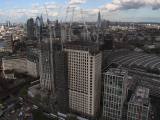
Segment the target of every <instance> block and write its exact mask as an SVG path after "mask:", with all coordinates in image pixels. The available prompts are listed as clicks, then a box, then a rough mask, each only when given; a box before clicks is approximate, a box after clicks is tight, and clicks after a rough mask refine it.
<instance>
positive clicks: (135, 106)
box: [127, 86, 151, 120]
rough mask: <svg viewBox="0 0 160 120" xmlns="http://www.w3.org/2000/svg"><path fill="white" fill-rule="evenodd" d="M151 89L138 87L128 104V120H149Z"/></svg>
mask: <svg viewBox="0 0 160 120" xmlns="http://www.w3.org/2000/svg"><path fill="white" fill-rule="evenodd" d="M150 108H151V105H150V100H149V89H148V88H145V87H142V86H138V87H137V89H136V91H135V93H134V95H133V96H132V97H131V99H130V101H129V103H128V113H127V120H149V111H150Z"/></svg>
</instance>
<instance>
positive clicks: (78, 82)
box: [65, 42, 102, 117]
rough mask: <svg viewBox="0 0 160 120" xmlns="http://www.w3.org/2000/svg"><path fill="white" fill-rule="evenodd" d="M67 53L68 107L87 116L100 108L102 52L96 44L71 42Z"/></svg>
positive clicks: (66, 47)
mask: <svg viewBox="0 0 160 120" xmlns="http://www.w3.org/2000/svg"><path fill="white" fill-rule="evenodd" d="M65 51H66V52H67V54H68V56H67V57H68V60H67V61H68V82H69V108H70V110H71V111H73V112H75V113H78V114H80V115H84V116H87V117H95V116H96V115H97V114H98V113H99V110H100V95H101V62H102V54H101V52H100V51H99V49H98V48H97V46H96V45H95V44H94V45H91V44H87V43H85V44H83V43H80V42H78V43H77V42H71V43H68V44H66V45H65Z"/></svg>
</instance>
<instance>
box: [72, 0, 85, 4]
mask: <svg viewBox="0 0 160 120" xmlns="http://www.w3.org/2000/svg"><path fill="white" fill-rule="evenodd" d="M84 3H86V0H69V5H80V4H84Z"/></svg>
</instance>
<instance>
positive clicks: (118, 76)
mask: <svg viewBox="0 0 160 120" xmlns="http://www.w3.org/2000/svg"><path fill="white" fill-rule="evenodd" d="M127 79H128V72H127V71H126V70H124V69H118V68H111V69H109V70H108V71H107V72H105V73H104V91H103V92H104V94H103V117H104V120H122V111H123V105H124V102H125V100H126V97H127Z"/></svg>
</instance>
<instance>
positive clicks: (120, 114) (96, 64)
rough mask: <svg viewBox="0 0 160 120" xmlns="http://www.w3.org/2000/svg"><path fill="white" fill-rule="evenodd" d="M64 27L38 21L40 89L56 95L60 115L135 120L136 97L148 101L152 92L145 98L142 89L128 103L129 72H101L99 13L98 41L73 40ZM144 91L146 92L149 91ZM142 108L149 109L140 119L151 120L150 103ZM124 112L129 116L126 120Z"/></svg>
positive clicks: (108, 70) (113, 70)
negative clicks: (143, 117) (149, 116)
mask: <svg viewBox="0 0 160 120" xmlns="http://www.w3.org/2000/svg"><path fill="white" fill-rule="evenodd" d="M61 26H62V27H61ZM61 26H60V24H58V22H56V23H55V24H52V23H51V22H49V23H47V24H44V23H43V19H42V17H38V18H37V20H36V35H37V38H38V40H39V47H40V55H39V57H40V60H39V61H40V86H41V89H42V90H43V91H46V92H49V93H50V94H52V96H54V99H55V101H56V102H55V103H56V104H55V108H56V110H57V112H62V113H65V114H68V113H73V114H75V115H78V116H81V117H84V118H87V119H98V118H102V119H103V120H123V119H124V118H126V119H127V120H132V118H133V115H132V113H134V114H136V113H135V111H134V108H133V107H135V108H137V107H136V104H133V103H136V102H135V99H134V98H135V97H134V96H137V98H139V100H138V101H139V102H141V101H140V99H143V98H145V99H147V98H148V96H147V95H148V94H149V92H146V93H144V94H146V95H142V94H143V93H141V92H140V90H143V89H140V87H139V88H137V91H138V90H139V94H141V95H139V94H138V95H137V93H135V95H133V98H129V99H130V101H129V102H128V101H127V99H128V89H129V88H128V86H129V85H128V84H129V80H128V71H127V70H125V69H124V68H121V67H120V68H109V69H107V70H106V71H102V60H103V56H102V52H103V51H102V48H101V47H100V44H99V43H100V42H99V40H100V39H99V38H100V36H99V34H101V32H100V29H101V17H100V13H99V15H98V23H97V37H96V38H97V41H95V42H93V41H92V40H91V41H85V40H82V41H81V40H77V39H75V40H74V39H73V38H74V37H73V35H71V34H72V33H70V32H71V30H70V29H71V28H67V30H69V31H68V32H67V33H65V32H64V31H65V28H66V27H67V25H64V26H63V25H61ZM61 28H62V29H61ZM72 32H73V31H72ZM66 34H67V35H66ZM66 36H67V37H66ZM70 37H73V38H72V39H71V38H70ZM66 39H67V40H66ZM144 90H145V91H147V89H146V88H144ZM142 92H143V91H142ZM132 102H133V103H132ZM142 102H143V101H142ZM126 104H127V107H125V106H126ZM139 106H140V107H141V108H142V109H143V110H148V111H147V113H145V114H143V110H142V113H139V114H140V115H139V116H140V117H141V116H145V115H146V116H145V117H146V119H145V120H148V115H149V110H150V106H149V101H148V106H147V107H146V106H145V105H144V106H143V105H140V104H139ZM124 112H125V114H126V115H127V116H125V117H124ZM127 113H128V114H127ZM137 116H138V115H137Z"/></svg>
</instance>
